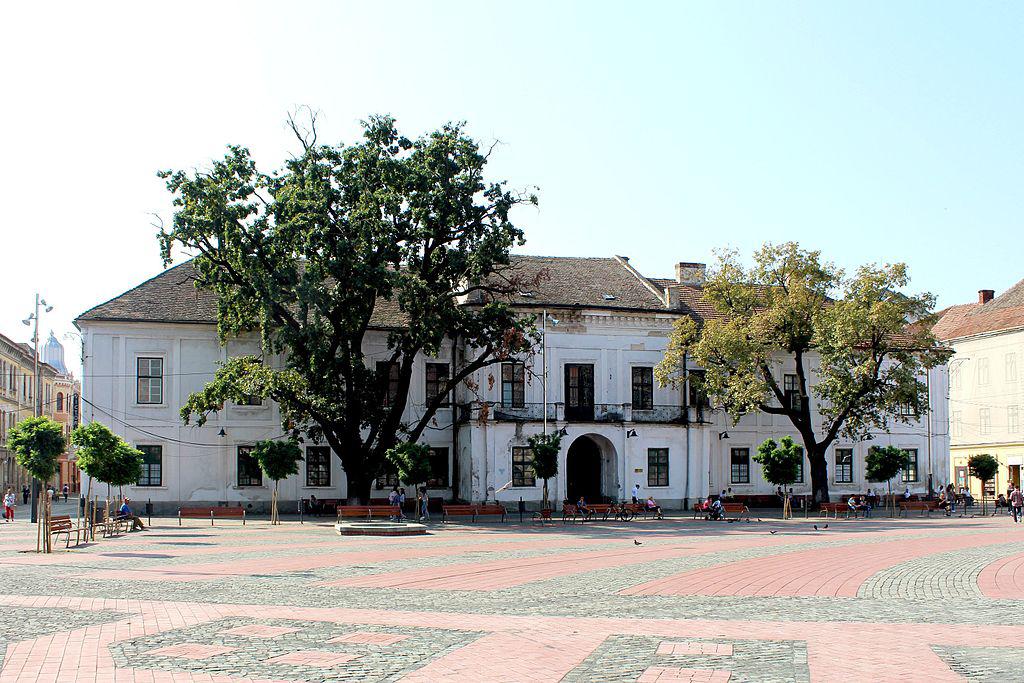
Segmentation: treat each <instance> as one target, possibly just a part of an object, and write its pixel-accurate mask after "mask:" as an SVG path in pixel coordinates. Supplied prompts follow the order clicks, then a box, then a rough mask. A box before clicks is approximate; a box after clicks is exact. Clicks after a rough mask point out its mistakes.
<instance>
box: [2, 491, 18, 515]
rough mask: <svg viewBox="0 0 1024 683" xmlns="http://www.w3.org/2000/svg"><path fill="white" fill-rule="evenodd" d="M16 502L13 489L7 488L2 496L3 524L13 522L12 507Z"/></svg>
mask: <svg viewBox="0 0 1024 683" xmlns="http://www.w3.org/2000/svg"><path fill="white" fill-rule="evenodd" d="M16 501H17V498H16V497H15V495H14V489H12V488H10V487H7V493H5V494H4V522H13V521H14V505H15V503H16Z"/></svg>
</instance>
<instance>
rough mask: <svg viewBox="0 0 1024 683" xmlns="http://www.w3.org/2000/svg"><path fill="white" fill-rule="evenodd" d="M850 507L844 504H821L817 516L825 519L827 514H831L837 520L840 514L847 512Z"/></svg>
mask: <svg viewBox="0 0 1024 683" xmlns="http://www.w3.org/2000/svg"><path fill="white" fill-rule="evenodd" d="M849 511H850V506H849V505H847V504H846V503H822V504H821V507H819V508H818V516H819V517H825V518H827V517H828V515H829V513H832V517H833V518H835V519H839V513H840V512H847V513H848V512H849Z"/></svg>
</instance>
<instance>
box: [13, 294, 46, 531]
mask: <svg viewBox="0 0 1024 683" xmlns="http://www.w3.org/2000/svg"><path fill="white" fill-rule="evenodd" d="M40 306H43V311H44V312H45V313H49V312H50V311H52V310H53V306H51V305H49V304H48V303H46V299H42V298H40V297H39V292H36V305H35V310H33V311H32V313H30V314H29V316H28V317H27V318H25V319H24V320H22V321H21V323H22V324H23V325H32V326H34V327H33V329H32V391H34V392H35V400H34V402H33V405H32V414H33V415H34V416H35V417H39V416H40V415H42V414H43V396H42V393H43V392H42V386H41V384H42V382H41V381H40V379H39V307H40ZM38 502H39V480H38V479H36V478H34V477H33V479H32V523H33V524H35V523H36V521H37V514H36V512H37V511H36V507H37V503H38Z"/></svg>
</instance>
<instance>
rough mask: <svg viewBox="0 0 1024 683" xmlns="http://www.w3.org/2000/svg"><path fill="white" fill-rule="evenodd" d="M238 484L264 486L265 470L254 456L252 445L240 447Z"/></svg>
mask: <svg viewBox="0 0 1024 683" xmlns="http://www.w3.org/2000/svg"><path fill="white" fill-rule="evenodd" d="M238 485H239V486H263V471H262V470H260V466H259V464H258V463H257V462H256V458H254V457H252V446H239V447H238Z"/></svg>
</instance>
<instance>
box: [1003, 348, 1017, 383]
mask: <svg viewBox="0 0 1024 683" xmlns="http://www.w3.org/2000/svg"><path fill="white" fill-rule="evenodd" d="M1003 362H1004V372H1005V373H1006V381H1007V382H1016V381H1017V354H1015V353H1008V354H1006V356H1004V357H1003Z"/></svg>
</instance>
